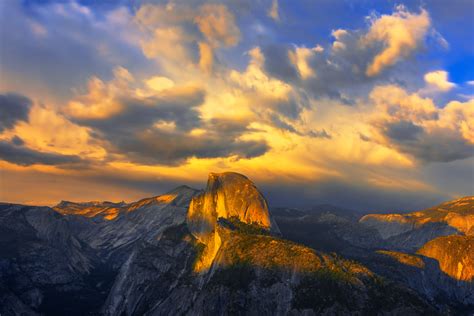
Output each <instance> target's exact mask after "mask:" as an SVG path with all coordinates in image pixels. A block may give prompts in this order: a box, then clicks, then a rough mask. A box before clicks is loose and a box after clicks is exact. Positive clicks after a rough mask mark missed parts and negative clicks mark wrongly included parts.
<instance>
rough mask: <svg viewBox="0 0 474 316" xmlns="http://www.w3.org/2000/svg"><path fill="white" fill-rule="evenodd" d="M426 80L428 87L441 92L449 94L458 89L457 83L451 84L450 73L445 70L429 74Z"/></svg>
mask: <svg viewBox="0 0 474 316" xmlns="http://www.w3.org/2000/svg"><path fill="white" fill-rule="evenodd" d="M424 79H425V82H426V83H427V84H428V85H430V86H431V87H433V88H435V89H436V90H439V91H441V92H447V91H449V90H451V89H453V88H454V87H456V84H455V83H452V82H449V80H448V73H447V72H446V71H443V70H437V71H432V72H428V73H427V74H425V76H424Z"/></svg>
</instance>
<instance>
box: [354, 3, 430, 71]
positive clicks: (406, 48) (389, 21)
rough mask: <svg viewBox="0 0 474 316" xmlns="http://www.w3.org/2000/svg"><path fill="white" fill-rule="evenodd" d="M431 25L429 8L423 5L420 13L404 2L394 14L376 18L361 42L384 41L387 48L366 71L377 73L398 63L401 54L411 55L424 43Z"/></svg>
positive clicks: (402, 55) (384, 47) (373, 42)
mask: <svg viewBox="0 0 474 316" xmlns="http://www.w3.org/2000/svg"><path fill="white" fill-rule="evenodd" d="M430 25H431V21H430V17H429V14H428V12H427V11H426V10H424V9H422V10H421V11H420V13H419V14H414V13H410V12H408V11H407V10H406V8H405V7H404V6H398V7H397V10H396V11H395V12H394V13H393V14H392V15H382V16H381V17H379V18H374V19H372V21H371V26H370V30H369V32H368V33H367V34H366V35H365V37H364V38H363V40H362V42H361V45H373V44H379V43H382V44H383V49H382V51H381V52H380V53H379V54H377V55H376V56H375V58H374V60H373V61H372V63H371V64H370V65H369V66H368V67H367V69H366V74H367V75H368V76H375V75H377V74H379V73H380V72H381V71H382V70H383V69H385V68H387V67H389V66H392V65H394V64H395V63H396V62H397V61H398V60H399V59H400V58H401V57H407V56H408V55H410V54H411V52H412V51H414V50H415V49H417V48H418V47H419V46H420V44H421V42H422V40H423V39H424V37H425V35H426V34H427V31H428V29H429V27H430Z"/></svg>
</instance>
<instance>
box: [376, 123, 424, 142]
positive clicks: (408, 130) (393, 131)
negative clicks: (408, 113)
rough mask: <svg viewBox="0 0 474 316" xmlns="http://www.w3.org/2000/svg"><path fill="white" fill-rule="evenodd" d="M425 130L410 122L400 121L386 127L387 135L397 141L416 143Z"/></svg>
mask: <svg viewBox="0 0 474 316" xmlns="http://www.w3.org/2000/svg"><path fill="white" fill-rule="evenodd" d="M422 132H423V128H421V127H420V126H418V125H415V124H413V123H412V122H408V121H399V122H396V123H391V124H388V125H387V126H386V130H385V134H386V135H387V136H388V137H389V138H390V139H392V140H395V141H400V142H404V141H415V140H416V139H417V137H418V135H419V134H420V133H422Z"/></svg>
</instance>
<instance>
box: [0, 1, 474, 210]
mask: <svg viewBox="0 0 474 316" xmlns="http://www.w3.org/2000/svg"><path fill="white" fill-rule="evenodd" d="M332 5H333V7H327V6H328V5H327V4H325V3H318V2H314V3H313V4H302V3H298V4H296V3H278V1H263V2H256V3H253V2H248V3H247V2H246V3H245V4H244V3H240V4H238V3H235V2H233V1H223V2H219V3H215V2H212V1H209V2H208V1H197V2H193V3H192V4H191V3H188V2H184V1H169V2H168V1H156V2H154V3H149V4H141V3H137V4H133V5H132V4H130V3H127V2H123V3H122V4H117V5H115V4H107V5H96V4H92V5H84V4H81V3H79V2H74V1H73V2H70V3H64V2H55V1H51V2H47V3H43V2H38V3H35V1H29V2H27V3H21V2H16V1H9V2H6V3H5V4H2V6H4V7H2V8H1V11H2V12H9V14H8V15H6V16H5V17H4V21H3V23H4V26H5V27H4V28H2V30H1V33H0V38H2V45H0V55H1V56H2V58H0V64H1V67H0V69H1V71H2V76H1V77H2V80H1V81H0V94H1V95H0V117H1V118H0V168H1V177H0V188H1V190H0V200H2V201H11V202H21V203H29V204H56V203H57V202H58V201H59V200H62V199H67V200H112V201H116V200H123V199H125V200H127V201H131V200H136V199H138V198H141V197H143V196H147V195H148V196H149V195H156V193H157V192H156V191H165V190H167V189H169V188H171V187H173V185H174V184H181V183H188V184H199V186H202V183H200V182H198V181H197V180H196V179H204V178H206V176H207V174H208V173H209V172H210V171H213V172H223V171H226V170H233V171H237V172H240V173H244V174H247V175H249V176H251V177H252V179H254V180H255V181H256V182H258V183H259V184H260V185H262V187H263V188H264V189H265V190H266V191H268V192H270V193H271V194H273V195H274V196H280V194H279V191H277V190H276V189H275V187H281V188H285V189H287V191H291V192H292V194H293V195H294V194H295V193H297V194H298V196H297V197H296V198H295V200H300V202H301V203H306V201H307V203H310V202H311V201H316V200H317V201H331V200H334V199H338V200H340V203H341V204H348V205H352V206H355V207H369V208H380V207H388V206H389V205H390V206H391V207H397V208H398V207H413V208H414V207H418V206H419V205H416V203H422V202H423V201H426V203H427V204H430V203H428V201H431V200H440V199H444V198H447V197H448V196H449V197H453V196H460V195H470V194H472V192H470V190H471V189H472V188H470V187H469V184H470V183H471V180H472V177H473V174H472V168H470V167H471V166H472V164H473V159H474V158H473V153H474V136H473V135H474V130H473V126H474V103H473V102H474V100H473V99H472V95H473V90H472V87H473V82H472V80H473V79H474V78H467V77H466V75H463V73H461V72H462V71H465V70H463V67H456V68H452V69H444V68H445V67H444V65H449V64H456V63H458V60H454V59H453V60H451V58H458V57H456V56H454V54H452V53H451V52H452V51H456V52H457V54H458V55H460V57H459V58H458V59H459V60H464V61H465V62H466V63H469V60H468V59H467V58H464V55H463V54H466V52H465V50H466V48H465V44H464V42H463V41H460V40H459V38H462V36H461V35H459V34H461V33H462V32H464V31H463V30H462V29H468V27H465V28H463V27H459V25H460V24H462V23H464V21H465V20H466V21H470V20H472V19H470V16H469V15H471V14H472V13H471V12H472V10H469V9H466V8H462V6H461V5H456V6H454V5H453V6H452V8H450V9H449V10H454V11H455V12H454V13H453V14H454V16H458V17H459V19H457V20H456V23H455V30H453V22H452V21H451V20H449V19H448V18H446V17H445V15H447V12H446V8H439V7H438V6H437V5H434V4H427V5H424V6H423V8H421V7H419V6H417V5H412V4H407V5H406V6H404V5H398V6H395V7H391V6H390V7H387V6H386V5H382V4H380V3H378V2H373V3H370V2H367V3H364V4H362V3H361V4H354V5H349V4H344V5H339V4H338V5H335V4H332ZM306 6H310V7H306ZM458 6H459V7H458ZM456 10H457V11H456ZM302 12H307V13H305V14H302ZM373 12H376V13H373ZM377 12H378V13H377ZM369 14H370V16H368V15H369ZM332 15H333V16H332ZM346 15H348V16H349V17H350V18H345V16H346ZM322 17H324V18H322ZM459 21H461V22H459ZM461 26H462V25H461ZM11 29H15V30H16V32H15V34H13V33H12V32H9V31H7V30H11ZM440 30H443V33H440ZM456 32H459V34H457V33H456ZM468 37H469V36H466V38H468ZM436 60H442V61H445V62H442V63H439V62H436ZM450 71H452V73H451V72H450ZM453 78H456V80H454V79H453ZM460 78H461V79H460ZM277 179H278V181H279V182H278V183H277ZM38 184H41V185H38ZM158 193H159V192H158ZM374 197H379V198H378V199H375V198H374ZM281 199H282V200H286V197H283V196H281ZM276 201H277V202H279V201H278V200H276ZM414 201H416V202H414ZM420 201H421V202H420ZM393 203H398V204H396V205H395V206H394V204H393ZM111 216H112V215H111Z"/></svg>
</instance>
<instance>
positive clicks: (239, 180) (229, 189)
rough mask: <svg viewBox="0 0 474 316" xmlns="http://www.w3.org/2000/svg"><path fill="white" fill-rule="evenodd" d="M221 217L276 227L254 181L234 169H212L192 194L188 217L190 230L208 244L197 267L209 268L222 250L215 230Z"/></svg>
mask: <svg viewBox="0 0 474 316" xmlns="http://www.w3.org/2000/svg"><path fill="white" fill-rule="evenodd" d="M219 218H224V219H228V218H235V219H237V220H238V221H240V222H242V223H247V224H253V225H258V226H260V227H262V228H263V229H267V230H269V231H277V228H276V226H275V225H273V226H272V221H271V219H270V214H269V212H268V205H267V201H266V200H265V198H264V197H263V195H262V194H261V193H260V191H259V190H258V189H257V187H256V186H255V185H254V184H253V183H252V181H250V180H249V179H248V178H247V177H246V176H244V175H241V174H238V173H234V172H225V173H211V174H209V179H208V181H207V187H206V189H205V190H204V191H203V192H201V193H200V194H198V195H196V196H195V197H193V199H192V201H191V204H190V205H189V210H188V214H187V220H186V221H187V224H188V227H189V230H190V231H191V233H192V234H193V235H194V236H195V237H196V238H197V239H198V240H199V242H201V243H203V244H204V245H205V249H204V254H203V255H202V256H201V257H200V262H199V263H198V264H197V265H196V270H197V271H203V270H206V269H208V268H209V267H210V266H211V264H212V263H213V260H214V257H215V255H216V254H217V251H218V250H219V247H220V245H221V238H220V236H219V234H218V233H217V232H216V225H217V222H218V219H219Z"/></svg>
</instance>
